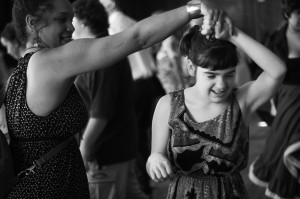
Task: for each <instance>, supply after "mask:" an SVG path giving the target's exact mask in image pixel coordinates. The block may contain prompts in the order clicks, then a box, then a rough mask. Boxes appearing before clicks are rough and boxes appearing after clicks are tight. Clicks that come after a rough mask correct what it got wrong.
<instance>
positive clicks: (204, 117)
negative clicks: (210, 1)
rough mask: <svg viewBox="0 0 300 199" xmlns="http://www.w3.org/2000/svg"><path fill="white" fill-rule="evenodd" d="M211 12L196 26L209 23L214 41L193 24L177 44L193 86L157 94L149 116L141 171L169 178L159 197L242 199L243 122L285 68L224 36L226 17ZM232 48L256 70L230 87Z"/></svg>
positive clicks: (243, 41)
mask: <svg viewBox="0 0 300 199" xmlns="http://www.w3.org/2000/svg"><path fill="white" fill-rule="evenodd" d="M212 15H213V17H212V19H213V20H212V21H207V19H206V17H204V22H203V26H202V27H204V28H206V27H208V26H214V25H215V24H216V25H215V29H214V32H215V37H216V38H217V39H216V40H214V39H211V38H208V39H207V38H206V37H205V36H203V35H202V34H201V33H200V32H199V30H198V27H197V26H195V27H193V28H191V29H190V31H189V33H187V34H186V35H185V36H184V37H183V39H182V41H181V44H180V51H181V53H182V54H183V55H184V56H187V58H188V71H189V73H190V75H191V76H194V77H195V78H196V84H195V85H194V86H192V87H190V88H187V89H184V90H179V91H175V92H173V93H171V94H169V95H166V96H164V97H162V98H161V99H160V101H159V102H158V104H157V107H156V110H155V113H154V117H153V124H152V129H153V132H152V151H151V155H150V157H149V158H148V163H147V170H148V173H149V175H150V176H151V178H152V179H153V180H155V181H162V180H166V179H171V183H170V186H169V190H168V197H167V198H172V199H174V198H176V199H177V198H178V199H179V198H189V199H192V198H212V199H216V198H218V199H228V198H239V199H244V198H248V197H247V194H246V190H245V186H244V183H243V180H242V177H241V175H240V173H239V171H240V170H241V169H243V168H245V167H246V165H247V160H248V147H249V143H248V141H249V137H248V126H249V121H250V118H251V115H252V113H254V112H255V110H256V109H257V108H258V107H259V106H260V105H261V104H262V103H264V102H266V101H267V100H269V99H270V98H271V97H272V95H273V94H274V93H275V91H276V89H277V87H278V86H279V84H280V83H281V81H282V80H283V78H284V75H285V70H286V69H285V65H284V64H283V62H282V61H281V60H280V59H279V58H278V57H277V56H275V55H274V54H273V53H272V52H271V51H269V50H268V49H267V48H265V47H264V46H263V45H261V44H259V43H258V42H256V41H255V40H253V39H252V38H250V37H248V36H247V35H246V34H244V33H243V32H242V31H240V30H239V29H237V28H235V29H234V32H235V33H234V34H230V28H228V26H229V23H228V21H227V20H228V17H225V21H223V20H220V18H219V16H224V13H223V12H221V11H218V12H213V14H212ZM202 32H203V31H202ZM233 44H234V45H236V46H238V47H239V48H240V49H241V50H243V51H244V52H245V53H246V54H247V55H248V56H249V57H250V58H251V59H253V60H254V61H255V62H256V63H257V64H258V65H259V66H260V67H261V68H262V69H263V70H264V72H263V73H262V74H261V75H260V77H259V78H258V79H257V80H256V81H253V82H249V83H246V84H244V85H243V86H241V87H239V88H237V89H235V88H234V86H235V73H236V65H237V64H238V55H237V50H236V47H235V46H234V45H233Z"/></svg>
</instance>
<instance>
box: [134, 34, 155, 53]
mask: <svg viewBox="0 0 300 199" xmlns="http://www.w3.org/2000/svg"><path fill="white" fill-rule="evenodd" d="M133 40H134V41H135V43H136V44H137V48H138V50H143V49H146V48H149V47H151V46H152V45H153V44H154V42H152V37H151V31H146V30H138V31H136V32H135V33H134V34H133Z"/></svg>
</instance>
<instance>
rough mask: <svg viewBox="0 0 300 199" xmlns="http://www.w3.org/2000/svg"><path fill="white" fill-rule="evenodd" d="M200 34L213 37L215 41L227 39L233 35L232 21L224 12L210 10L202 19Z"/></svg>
mask: <svg viewBox="0 0 300 199" xmlns="http://www.w3.org/2000/svg"><path fill="white" fill-rule="evenodd" d="M201 34H203V35H209V36H214V37H215V38H216V39H229V38H230V36H232V35H234V26H233V23H232V20H231V19H230V18H229V16H228V15H227V13H226V12H224V11H221V10H217V9H210V10H208V12H207V14H206V15H205V16H204V18H203V25H202V31H201Z"/></svg>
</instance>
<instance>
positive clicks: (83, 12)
mask: <svg viewBox="0 0 300 199" xmlns="http://www.w3.org/2000/svg"><path fill="white" fill-rule="evenodd" d="M73 11H74V14H75V17H77V18H78V19H80V20H81V21H83V23H84V24H85V25H86V26H88V27H89V28H90V30H91V32H92V33H93V34H94V35H99V34H100V33H102V32H103V31H107V29H108V28H109V23H108V16H107V12H106V11H105V8H104V6H103V5H102V4H101V3H100V2H99V1H98V0H77V1H75V2H74V3H73Z"/></svg>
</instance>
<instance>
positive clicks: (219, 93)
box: [212, 90, 226, 97]
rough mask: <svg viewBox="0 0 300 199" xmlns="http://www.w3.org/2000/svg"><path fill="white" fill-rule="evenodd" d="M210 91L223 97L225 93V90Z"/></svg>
mask: <svg viewBox="0 0 300 199" xmlns="http://www.w3.org/2000/svg"><path fill="white" fill-rule="evenodd" d="M212 92H213V93H214V94H215V95H216V96H217V97H223V96H224V95H225V93H226V90H212Z"/></svg>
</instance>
